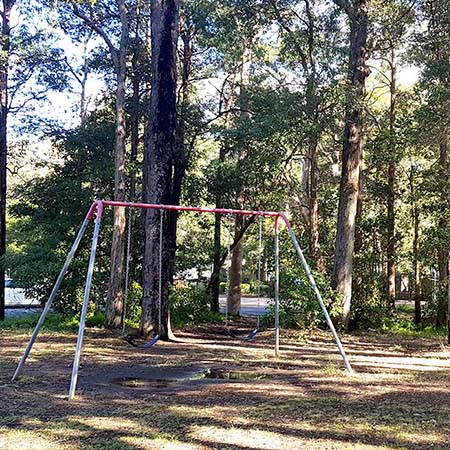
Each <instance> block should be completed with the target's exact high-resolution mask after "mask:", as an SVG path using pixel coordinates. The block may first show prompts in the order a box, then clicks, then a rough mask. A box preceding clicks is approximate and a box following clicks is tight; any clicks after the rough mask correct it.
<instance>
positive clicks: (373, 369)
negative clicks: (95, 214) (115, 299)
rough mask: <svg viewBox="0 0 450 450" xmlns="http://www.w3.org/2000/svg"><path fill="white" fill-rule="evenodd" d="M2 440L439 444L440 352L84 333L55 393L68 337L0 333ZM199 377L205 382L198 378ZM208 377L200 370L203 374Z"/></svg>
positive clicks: (443, 375)
mask: <svg viewBox="0 0 450 450" xmlns="http://www.w3.org/2000/svg"><path fill="white" fill-rule="evenodd" d="M0 333H1V334H0V449H2V450H3V449H27V450H31V449H52V450H53V449H176V450H178V449H179V450H188V449H189V450H194V449H195V450H201V449H202V450H203V449H230V450H231V449H233V450H249V449H271V450H272V449H283V450H284V449H286V450H288V449H296V450H297V449H330V450H331V449H339V450H343V449H361V450H369V449H450V420H449V418H450V349H449V348H448V347H446V346H444V345H443V344H442V343H439V342H438V339H435V340H417V339H416V340H413V339H398V338H394V337H392V336H383V335H379V334H375V333H372V334H363V335H358V336H345V337H344V338H343V343H344V346H345V347H346V349H347V352H348V354H349V357H350V359H351V362H352V364H353V367H354V368H355V370H356V372H357V373H356V374H355V375H354V376H347V375H346V374H345V372H344V370H343V364H342V361H341V360H340V357H339V355H338V354H337V351H336V349H335V347H334V345H333V343H332V341H331V335H330V333H326V332H320V331H317V332H314V333H313V334H309V335H304V334H301V333H299V332H287V331H283V333H282V346H281V355H280V357H279V358H275V357H274V354H273V348H272V345H273V333H272V332H271V331H270V330H268V331H265V332H264V333H262V334H259V335H258V337H257V338H256V339H255V340H254V341H252V342H242V341H241V340H239V339H236V338H233V337H230V336H229V335H227V334H226V333H225V332H224V329H223V327H219V326H210V327H198V328H196V329H194V330H190V331H189V332H188V331H183V332H179V333H177V337H178V338H179V342H159V343H158V344H157V345H156V346H155V347H154V348H152V349H137V348H134V347H131V346H130V345H129V344H127V343H126V342H124V341H122V340H121V339H120V338H119V337H118V336H114V335H113V334H111V333H110V332H108V331H105V330H88V332H87V334H86V338H85V344H84V347H83V354H82V366H81V371H80V378H79V383H78V392H77V394H78V395H77V397H76V399H75V400H74V401H72V402H68V401H67V391H68V385H69V379H70V371H71V364H72V360H73V353H74V348H75V340H76V336H75V335H74V334H64V333H44V334H43V335H40V336H39V338H38V340H37V342H36V344H35V347H34V348H33V351H32V353H31V355H30V358H29V360H28V363H27V366H26V368H25V370H24V373H23V376H22V378H21V380H20V381H18V382H16V383H11V382H10V377H11V375H12V373H13V371H14V368H15V365H16V363H17V360H18V358H19V357H20V355H21V352H22V351H23V349H24V347H25V345H26V342H27V340H28V338H29V335H28V334H23V332H19V333H21V334H17V333H18V332H15V334H13V332H12V331H3V332H0ZM205 373H206V375H207V376H206V377H205V376H204V374H205ZM211 373H212V374H213V375H215V376H217V377H219V378H217V379H215V378H208V376H210V375H209V374H211Z"/></svg>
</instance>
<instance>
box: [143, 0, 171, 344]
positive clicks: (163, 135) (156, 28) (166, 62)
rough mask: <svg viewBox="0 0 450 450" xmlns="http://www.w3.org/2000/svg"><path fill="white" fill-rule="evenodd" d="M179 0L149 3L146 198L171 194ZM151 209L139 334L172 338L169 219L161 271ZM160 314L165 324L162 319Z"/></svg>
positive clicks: (156, 215) (156, 220)
mask: <svg viewBox="0 0 450 450" xmlns="http://www.w3.org/2000/svg"><path fill="white" fill-rule="evenodd" d="M178 11H179V1H178V0H158V1H155V2H152V3H151V29H152V89H151V94H150V111H149V124H148V130H147V136H146V143H145V155H144V172H145V180H146V184H147V186H146V189H145V191H146V201H147V202H149V203H156V204H158V203H159V204H164V203H168V201H170V199H171V197H172V165H173V158H174V152H175V150H176V148H175V147H176V145H177V116H176V89H177V79H176V70H177V69H176V52H177V39H178ZM161 214H162V212H160V211H157V210H150V209H149V210H147V211H146V217H145V249H144V267H143V290H144V295H143V299H142V316H141V325H140V334H141V335H142V336H148V335H149V334H150V333H151V332H153V333H154V334H156V333H158V334H159V335H160V336H161V337H162V338H164V339H168V338H169V337H170V324H169V271H170V267H169V264H168V263H169V260H170V236H169V234H168V220H167V217H166V220H165V221H164V229H163V239H162V248H161V253H162V262H163V264H162V271H160V267H159V254H160V242H159V241H160V239H159V227H160V215H161ZM159 277H161V286H162V296H161V311H158V297H159ZM159 314H160V315H161V323H159Z"/></svg>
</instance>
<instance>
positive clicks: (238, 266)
mask: <svg viewBox="0 0 450 450" xmlns="http://www.w3.org/2000/svg"><path fill="white" fill-rule="evenodd" d="M250 64H251V51H250V49H249V48H248V47H246V48H244V51H243V54H242V68H241V85H240V88H239V90H240V95H241V96H242V95H243V94H245V89H246V88H247V87H248V85H249V83H250ZM243 109H244V110H245V109H246V106H245V105H244V104H243ZM241 117H249V113H248V112H242V113H241ZM243 157H244V151H243V149H241V151H240V154H239V157H238V158H239V159H242V158H243ZM236 203H237V205H238V207H239V209H242V208H243V203H244V199H243V197H242V195H241V193H240V192H238V193H237V197H236ZM243 225H244V220H243V216H240V215H238V216H236V217H235V221H234V239H235V240H236V237H237V236H239V235H241V234H242V233H241V231H242V229H243ZM243 252H244V239H243V235H242V238H241V239H239V240H238V241H237V243H236V246H235V247H234V249H233V251H232V254H231V262H230V273H229V277H230V279H229V283H228V295H227V308H228V313H229V314H231V315H233V316H238V315H239V313H240V310H241V297H242V290H241V283H242V260H243Z"/></svg>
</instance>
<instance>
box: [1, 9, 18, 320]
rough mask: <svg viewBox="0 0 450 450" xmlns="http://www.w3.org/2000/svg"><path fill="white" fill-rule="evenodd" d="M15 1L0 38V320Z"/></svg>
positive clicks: (5, 11)
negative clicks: (10, 55) (11, 52)
mask: <svg viewBox="0 0 450 450" xmlns="http://www.w3.org/2000/svg"><path fill="white" fill-rule="evenodd" d="M14 3H15V1H13V0H3V14H2V39H1V43H0V45H1V51H2V57H1V59H0V320H3V319H4V318H5V265H4V261H3V258H5V256H6V194H7V191H6V187H7V183H6V177H7V174H6V166H7V160H8V156H7V155H8V146H7V118H8V63H9V51H10V33H11V28H10V15H11V10H12V8H13V6H14Z"/></svg>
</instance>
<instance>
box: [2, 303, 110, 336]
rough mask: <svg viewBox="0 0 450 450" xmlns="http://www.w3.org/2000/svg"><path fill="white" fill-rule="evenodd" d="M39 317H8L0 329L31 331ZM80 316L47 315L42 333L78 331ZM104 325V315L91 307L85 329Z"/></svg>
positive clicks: (30, 315)
mask: <svg viewBox="0 0 450 450" xmlns="http://www.w3.org/2000/svg"><path fill="white" fill-rule="evenodd" d="M39 317H40V313H32V314H26V315H22V316H17V317H8V318H6V319H5V320H4V321H3V322H0V329H8V330H26V331H31V330H33V329H34V327H35V326H36V324H37V322H38V320H39ZM79 321H80V315H79V314H77V315H74V316H67V315H62V314H58V313H51V314H49V315H48V316H47V317H46V319H45V322H44V324H43V325H42V330H44V331H58V332H64V331H67V332H74V331H76V330H78V325H79ZM104 323H105V314H104V313H103V312H102V311H99V310H98V309H96V308H95V307H91V308H90V310H89V311H88V314H87V315H86V327H88V328H100V327H103V326H104Z"/></svg>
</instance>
